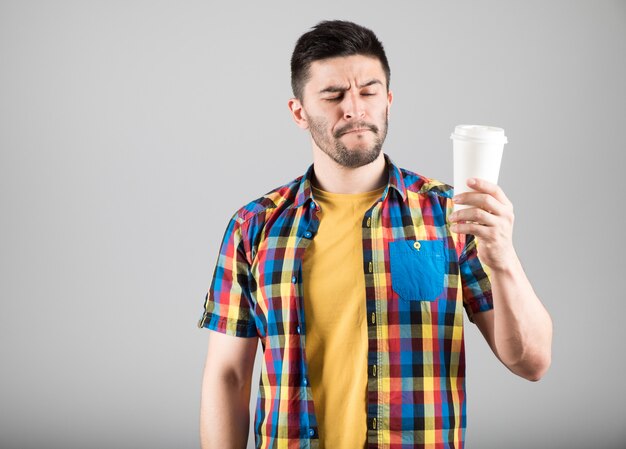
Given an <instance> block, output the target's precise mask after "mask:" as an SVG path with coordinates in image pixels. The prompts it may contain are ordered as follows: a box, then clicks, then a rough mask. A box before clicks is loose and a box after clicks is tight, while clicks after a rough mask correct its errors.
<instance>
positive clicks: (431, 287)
mask: <svg viewBox="0 0 626 449" xmlns="http://www.w3.org/2000/svg"><path fill="white" fill-rule="evenodd" d="M389 258H390V263H391V287H392V288H393V291H394V292H396V293H397V294H398V296H400V298H401V299H404V300H407V301H435V300H436V299H437V298H438V297H439V296H441V294H442V293H443V290H444V277H445V274H446V252H445V247H444V242H443V240H398V241H395V242H389Z"/></svg>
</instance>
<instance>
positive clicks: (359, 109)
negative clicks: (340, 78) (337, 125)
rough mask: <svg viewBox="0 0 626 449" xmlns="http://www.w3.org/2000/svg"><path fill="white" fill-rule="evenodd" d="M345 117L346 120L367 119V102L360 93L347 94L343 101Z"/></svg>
mask: <svg viewBox="0 0 626 449" xmlns="http://www.w3.org/2000/svg"><path fill="white" fill-rule="evenodd" d="M343 117H344V119H345V120H352V119H355V118H356V119H362V118H363V117H365V102H364V101H363V100H362V99H361V96H360V95H359V93H358V92H352V93H350V92H346V94H345V96H344V101H343Z"/></svg>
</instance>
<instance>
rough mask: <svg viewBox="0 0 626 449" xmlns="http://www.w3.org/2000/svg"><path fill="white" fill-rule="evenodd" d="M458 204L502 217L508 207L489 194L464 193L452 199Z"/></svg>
mask: <svg viewBox="0 0 626 449" xmlns="http://www.w3.org/2000/svg"><path fill="white" fill-rule="evenodd" d="M452 200H453V201H454V202H455V203H457V204H465V205H468V206H473V207H478V208H480V209H483V210H486V211H487V212H489V213H491V214H494V215H502V214H503V213H504V210H505V209H506V206H505V205H504V204H502V203H501V202H500V201H498V200H497V199H496V198H494V197H493V196H491V195H489V194H487V193H479V192H464V193H459V194H458V195H456V196H455V197H454V198H453V199H452Z"/></svg>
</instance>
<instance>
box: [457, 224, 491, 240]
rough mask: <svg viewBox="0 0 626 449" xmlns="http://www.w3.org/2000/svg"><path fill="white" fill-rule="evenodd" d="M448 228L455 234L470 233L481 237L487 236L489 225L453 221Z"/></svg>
mask: <svg viewBox="0 0 626 449" xmlns="http://www.w3.org/2000/svg"><path fill="white" fill-rule="evenodd" d="M450 230H451V231H452V232H456V233H457V234H472V235H475V236H476V237H481V238H487V237H488V236H489V227H488V226H484V225H481V224H477V223H453V224H452V225H451V226H450Z"/></svg>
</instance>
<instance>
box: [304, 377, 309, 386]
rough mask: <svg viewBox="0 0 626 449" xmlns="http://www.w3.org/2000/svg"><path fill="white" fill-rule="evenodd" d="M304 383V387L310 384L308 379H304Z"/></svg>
mask: <svg viewBox="0 0 626 449" xmlns="http://www.w3.org/2000/svg"><path fill="white" fill-rule="evenodd" d="M303 383H304V386H305V387H306V386H307V385H308V384H309V382H308V381H307V380H306V377H305V378H304V381H303Z"/></svg>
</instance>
